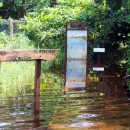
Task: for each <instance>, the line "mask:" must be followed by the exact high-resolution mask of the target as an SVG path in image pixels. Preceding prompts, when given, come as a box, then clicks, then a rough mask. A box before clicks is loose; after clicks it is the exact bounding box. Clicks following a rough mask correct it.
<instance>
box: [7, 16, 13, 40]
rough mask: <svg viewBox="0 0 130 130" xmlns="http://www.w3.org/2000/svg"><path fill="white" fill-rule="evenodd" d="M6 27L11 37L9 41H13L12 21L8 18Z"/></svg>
mask: <svg viewBox="0 0 130 130" xmlns="http://www.w3.org/2000/svg"><path fill="white" fill-rule="evenodd" d="M8 27H9V35H10V37H11V40H12V39H13V32H14V26H13V19H11V18H9V20H8Z"/></svg>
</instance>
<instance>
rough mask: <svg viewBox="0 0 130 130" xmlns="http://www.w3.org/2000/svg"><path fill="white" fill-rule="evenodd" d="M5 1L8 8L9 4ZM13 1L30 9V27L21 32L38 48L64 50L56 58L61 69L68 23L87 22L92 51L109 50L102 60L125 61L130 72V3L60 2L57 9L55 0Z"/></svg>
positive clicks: (109, 0) (113, 0) (122, 0)
mask: <svg viewBox="0 0 130 130" xmlns="http://www.w3.org/2000/svg"><path fill="white" fill-rule="evenodd" d="M4 2H6V5H7V3H8V2H9V1H8V0H4ZM13 2H14V3H15V5H17V7H18V6H19V5H21V6H22V7H23V8H24V9H26V14H25V15H26V16H25V19H26V21H27V24H26V25H24V26H23V25H20V26H19V29H20V30H21V31H22V32H23V33H24V34H25V35H26V36H27V37H28V38H29V39H30V40H31V41H32V43H33V44H34V46H35V47H36V48H59V49H61V51H60V53H59V56H58V58H57V59H56V63H57V67H59V66H61V64H62V63H63V62H64V61H63V59H64V54H65V53H64V52H65V35H66V33H65V30H66V28H65V27H66V26H65V25H66V22H68V21H69V22H70V21H80V22H82V21H85V22H89V25H90V29H89V31H90V43H91V44H90V50H91V49H92V48H93V47H94V46H100V47H105V48H106V53H105V55H103V57H102V59H107V60H109V61H110V60H111V61H113V60H114V61H115V60H116V61H119V60H124V59H125V61H126V63H127V71H128V73H129V71H130V70H129V64H130V57H129V51H130V49H129V44H130V33H129V30H130V15H129V14H130V11H129V8H130V0H95V1H94V0H87V1H86V0H69V1H66V0H57V2H56V1H55V2H54V3H53V7H52V5H51V0H41V1H37V0H31V2H30V1H27V0H26V1H24V0H15V1H13ZM30 3H31V4H30ZM54 5H55V6H54ZM50 6H51V7H50ZM2 7H4V6H2ZM10 9H11V8H10ZM16 10H17V9H16ZM7 14H8V13H7ZM10 16H11V15H10ZM21 16H22V15H21ZM7 17H9V15H7ZM7 17H6V18H7ZM19 18H20V17H19ZM90 52H92V51H90ZM91 55H92V56H93V54H91ZM53 65H54V64H53Z"/></svg>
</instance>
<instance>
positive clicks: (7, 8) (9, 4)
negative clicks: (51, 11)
mask: <svg viewBox="0 0 130 130" xmlns="http://www.w3.org/2000/svg"><path fill="white" fill-rule="evenodd" d="M54 5H56V0H40V1H39V0H3V6H2V7H0V16H1V17H2V18H4V19H8V18H9V17H11V18H14V19H19V18H23V17H24V15H26V12H30V11H31V12H39V11H40V10H41V9H42V8H44V7H47V6H49V7H53V6H54Z"/></svg>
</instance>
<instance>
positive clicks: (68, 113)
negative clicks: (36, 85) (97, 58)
mask: <svg viewBox="0 0 130 130" xmlns="http://www.w3.org/2000/svg"><path fill="white" fill-rule="evenodd" d="M93 67H101V66H97V65H95V64H93V63H91V64H89V65H88V66H87V69H86V68H85V71H81V70H82V69H81V68H80V69H79V70H80V71H77V69H78V68H77V69H76V68H75V69H73V70H76V71H74V73H70V72H69V74H68V73H66V74H65V75H63V74H57V75H53V74H52V75H51V76H50V77H49V78H48V76H43V78H42V80H41V92H40V96H36V97H35V96H33V90H30V91H28V94H27V95H22V96H17V97H7V98H1V99H0V130H8V129H9V130H27V129H29V130H33V129H34V130H89V129H90V130H114V129H115V130H129V129H130V99H129V88H128V87H127V86H128V83H127V81H126V80H124V79H123V76H125V73H124V71H123V68H122V67H119V66H117V65H116V64H114V63H106V64H104V65H102V67H103V68H96V69H95V68H94V69H93ZM67 69H68V68H67ZM71 69H72V68H71ZM82 72H83V73H82ZM64 81H65V83H64Z"/></svg>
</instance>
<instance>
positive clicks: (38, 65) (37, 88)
mask: <svg viewBox="0 0 130 130" xmlns="http://www.w3.org/2000/svg"><path fill="white" fill-rule="evenodd" d="M35 62H36V63H35V85H34V87H35V88H34V95H35V96H39V95H40V76H41V60H36V61H35Z"/></svg>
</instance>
